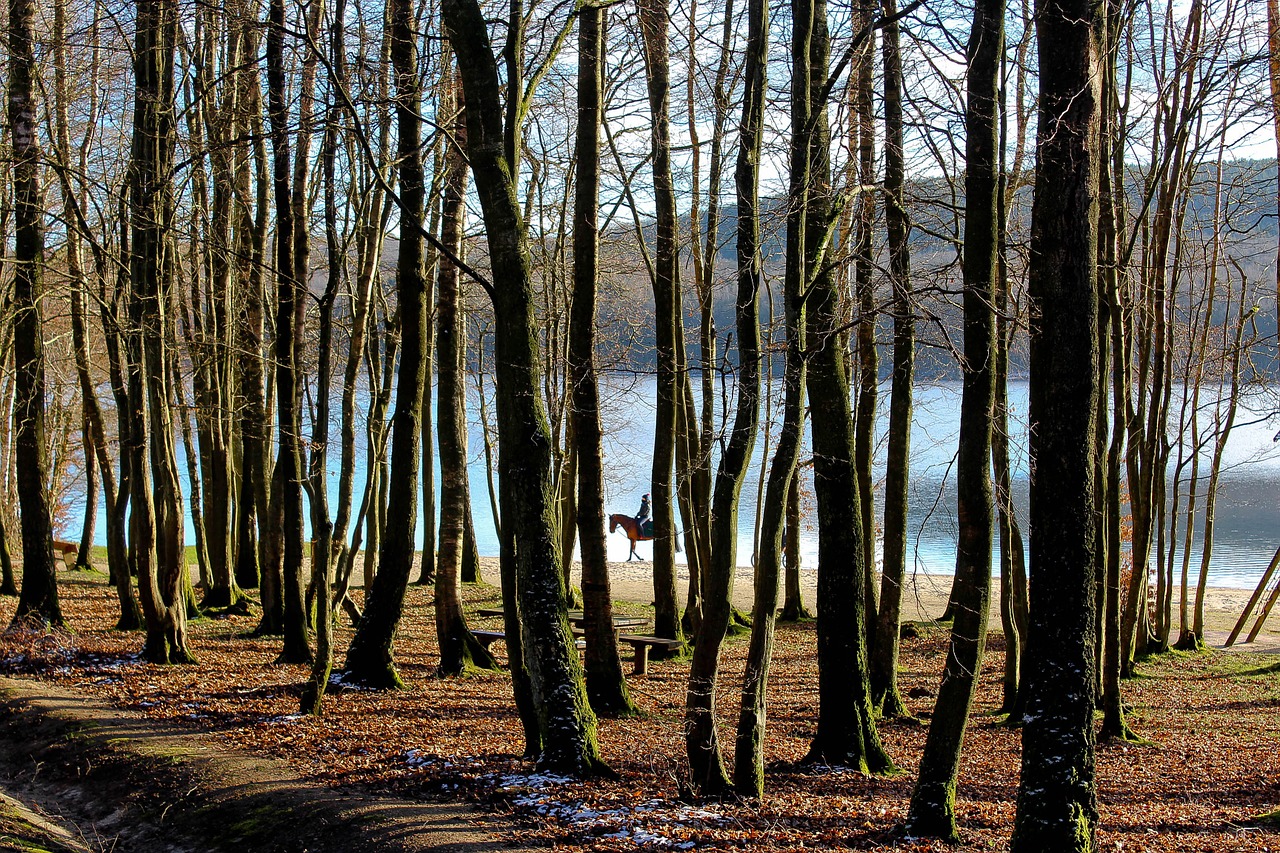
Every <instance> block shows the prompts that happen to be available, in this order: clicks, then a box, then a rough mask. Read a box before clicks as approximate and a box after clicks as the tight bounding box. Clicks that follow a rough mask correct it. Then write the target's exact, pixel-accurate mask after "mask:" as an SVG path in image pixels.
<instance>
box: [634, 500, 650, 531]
mask: <svg viewBox="0 0 1280 853" xmlns="http://www.w3.org/2000/svg"><path fill="white" fill-rule="evenodd" d="M648 522H649V493H648V492H645V493H644V497H642V498H640V509H639V511H638V512H636V527H637V528H639V529H640V530H641V531H642V532H644V533H645V534H646V535H649V536H652V535H653V534H652V533H650V532H649V530H647V529H646V524H647V523H648Z"/></svg>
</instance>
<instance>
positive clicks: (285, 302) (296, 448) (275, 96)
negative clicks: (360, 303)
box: [266, 0, 311, 663]
mask: <svg viewBox="0 0 1280 853" xmlns="http://www.w3.org/2000/svg"><path fill="white" fill-rule="evenodd" d="M269 9H270V11H269V19H270V20H269V27H268V29H267V51H266V60H267V101H268V107H267V114H268V118H269V119H270V123H271V150H272V155H273V162H272V182H273V184H274V187H275V202H276V258H275V260H276V270H275V272H276V328H275V332H276V340H275V356H276V397H277V400H278V404H277V405H278V410H279V412H278V423H277V436H278V441H279V446H280V452H279V456H278V458H277V461H276V466H277V468H278V472H277V482H278V485H279V492H278V494H279V501H280V512H281V513H282V535H283V543H282V544H283V551H282V552H281V558H282V562H281V565H282V569H283V578H284V585H283V587H282V591H283V596H282V601H283V603H284V648H283V650H282V651H281V653H280V658H279V662H280V663H310V662H311V647H310V644H309V642H308V639H307V619H306V611H305V602H304V601H303V589H302V560H303V557H304V541H303V540H304V537H303V516H302V480H303V477H304V476H305V475H306V469H305V468H304V466H303V463H302V411H301V409H302V376H301V373H300V366H301V359H300V358H299V350H300V349H301V347H302V331H303V329H302V318H303V313H304V311H305V303H304V302H303V293H302V290H303V283H302V282H301V281H299V280H298V278H297V269H298V258H297V256H296V253H297V250H298V248H299V247H298V246H297V243H296V241H297V235H298V228H299V225H298V223H296V222H295V221H294V220H295V217H296V215H297V210H298V202H297V201H296V200H295V198H294V195H295V194H298V195H300V196H305V194H306V192H307V188H306V186H305V185H300V184H298V183H297V182H296V180H295V179H294V175H293V174H291V165H290V164H291V159H290V158H291V156H292V155H291V152H290V147H289V140H290V138H291V137H292V134H291V133H290V120H291V118H292V114H291V111H290V107H289V103H288V83H287V80H286V77H285V67H284V62H285V60H284V39H285V29H286V26H287V24H286V20H285V14H286V13H285V6H284V0H271V2H270V4H269ZM301 154H302V152H301V151H299V155H300V159H301ZM272 491H273V493H275V492H276V490H275V489H273V490H272ZM273 499H274V494H273Z"/></svg>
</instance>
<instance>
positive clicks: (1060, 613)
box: [1013, 0, 1099, 853]
mask: <svg viewBox="0 0 1280 853" xmlns="http://www.w3.org/2000/svg"><path fill="white" fill-rule="evenodd" d="M1096 11H1097V9H1096V4H1095V3H1094V2H1093V0H1041V2H1039V3H1037V25H1036V33H1037V40H1038V44H1039V55H1040V75H1041V76H1040V115H1039V123H1038V131H1037V135H1038V138H1037V155H1038V156H1037V166H1036V192H1035V197H1034V202H1033V207H1032V225H1031V264H1030V270H1029V272H1030V278H1029V296H1030V299H1031V389H1030V408H1029V416H1030V423H1031V430H1030V432H1031V439H1030V457H1031V468H1032V480H1031V515H1030V519H1031V582H1030V583H1031V586H1030V596H1031V632H1030V633H1031V636H1030V642H1029V644H1028V648H1027V658H1028V659H1027V672H1028V678H1027V682H1026V685H1025V689H1026V690H1027V722H1026V726H1025V728H1024V730H1023V738H1022V748H1023V752H1022V778H1021V780H1020V783H1019V787H1018V811H1017V817H1016V819H1015V824H1014V835H1013V850H1014V851H1015V853H1030V851H1045V853H1056V851H1092V850H1093V849H1094V848H1095V842H1096V839H1095V834H1096V828H1097V820H1098V812H1097V793H1096V792H1097V788H1096V777H1095V766H1094V733H1093V710H1094V695H1095V685H1096V678H1095V675H1094V648H1093V647H1094V643H1095V642H1096V637H1095V636H1094V607H1095V602H1094V598H1093V567H1094V563H1095V561H1094V549H1095V548H1096V542H1095V540H1096V531H1097V524H1096V520H1095V518H1094V505H1093V491H1094V482H1093V477H1094V459H1093V455H1094V451H1093V449H1094V444H1093V439H1094V418H1095V416H1096V408H1095V401H1096V395H1097V394H1098V383H1099V379H1098V377H1097V376H1095V374H1094V369H1093V367H1094V364H1095V363H1096V358H1097V356H1096V349H1097V346H1098V341H1097V311H1098V298H1097V288H1096V280H1095V274H1096V260H1097V215H1098V210H1097V189H1098V167H1097V162H1096V157H1095V154H1096V144H1097V136H1096V135H1097V131H1098V124H1097V122H1098V91H1097V86H1098V70H1099V69H1098V55H1097V46H1096V43H1095V41H1094V39H1095V31H1094V26H1095V24H1096V21H1095V14H1096Z"/></svg>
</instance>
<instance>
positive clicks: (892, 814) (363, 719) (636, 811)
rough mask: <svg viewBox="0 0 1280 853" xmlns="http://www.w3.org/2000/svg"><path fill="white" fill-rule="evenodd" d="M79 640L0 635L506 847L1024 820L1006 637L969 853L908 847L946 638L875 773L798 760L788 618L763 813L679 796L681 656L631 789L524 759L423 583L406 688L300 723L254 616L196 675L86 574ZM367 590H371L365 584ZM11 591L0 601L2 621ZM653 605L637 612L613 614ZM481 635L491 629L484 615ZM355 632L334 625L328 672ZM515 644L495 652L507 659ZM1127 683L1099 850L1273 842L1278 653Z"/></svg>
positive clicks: (969, 750)
mask: <svg viewBox="0 0 1280 853" xmlns="http://www.w3.org/2000/svg"><path fill="white" fill-rule="evenodd" d="M61 590H62V604H63V612H64V614H66V616H67V619H68V623H69V627H70V631H69V632H67V633H59V634H54V635H39V636H32V635H27V636H20V635H14V634H8V635H5V636H4V637H3V638H0V671H2V672H5V673H7V674H12V675H20V676H22V677H25V678H35V679H40V680H47V681H51V682H56V683H58V684H61V685H63V686H67V687H71V688H74V689H76V690H78V691H81V692H83V693H85V694H90V695H94V696H96V697H99V698H101V699H103V700H106V701H109V702H111V703H114V704H117V705H119V706H121V707H125V708H130V709H134V710H137V711H140V712H142V713H144V714H146V715H147V716H149V717H153V718H156V719H162V720H166V721H170V722H176V723H179V724H182V725H185V726H189V727H192V728H195V729H200V730H204V731H207V732H211V733H215V734H217V735H219V736H221V737H222V738H224V739H225V740H226V743H227V745H228V747H234V748H239V749H244V750H248V751H251V752H255V753H258V754H262V755H269V756H273V757H276V758H280V759H283V760H285V761H287V762H288V763H289V764H290V765H291V766H292V767H293V768H294V769H295V770H296V771H297V772H299V773H300V774H302V775H303V776H305V777H307V778H310V779H313V780H315V781H318V782H321V783H324V784H327V785H331V786H335V787H343V786H349V787H353V788H356V789H359V790H361V791H362V792H365V793H372V794H375V795H376V794H377V793H379V792H382V793H386V794H389V795H390V794H394V795H396V796H400V797H410V798H413V797H422V798H433V799H449V800H458V801H469V802H474V803H477V804H479V805H480V806H481V807H483V808H485V809H488V810H490V811H493V812H496V813H498V814H502V815H506V816H508V817H509V819H510V820H509V826H510V830H509V832H510V835H511V837H512V839H513V840H521V841H524V842H531V843H539V842H540V843H549V844H551V845H553V846H555V847H559V848H561V849H590V850H604V851H611V850H637V849H652V850H685V849H726V850H732V849H737V850H766V851H774V850H798V849H817V850H823V849H826V850H835V849H848V848H856V849H866V848H872V849H880V848H894V849H899V850H911V851H925V850H957V849H959V850H991V849H1005V848H1007V846H1008V841H1009V837H1010V834H1011V832H1012V827H1013V819H1014V803H1015V800H1016V795H1017V784H1018V770H1019V746H1020V734H1019V732H1018V731H1017V730H1013V729H1009V728H1006V727H1003V726H1001V725H999V718H998V717H997V716H996V711H997V708H998V706H999V702H1000V673H1001V671H1002V667H1003V657H1004V655H1003V639H1002V637H1001V636H1000V634H999V633H998V632H996V633H994V634H993V636H992V639H991V642H990V643H989V645H988V652H989V653H988V655H987V659H986V661H985V663H984V666H983V673H982V678H981V682H980V687H979V691H978V698H977V705H976V708H975V712H974V715H973V717H972V719H971V722H970V726H969V729H968V732H967V734H966V740H965V750H964V757H963V759H962V765H961V774H960V783H959V788H958V803H957V815H958V818H959V822H960V827H961V829H960V832H961V838H962V844H961V845H960V846H959V847H953V846H950V845H944V844H941V843H939V842H928V841H918V840H912V839H907V838H903V837H902V833H901V823H902V820H903V818H904V817H905V815H906V811H907V807H908V804H909V800H910V797H911V792H912V788H913V786H914V783H915V768H916V766H917V765H918V762H919V758H920V753H921V750H922V748H923V746H924V739H925V734H926V731H927V722H928V715H929V711H930V709H931V707H932V702H933V696H934V694H935V692H936V689H937V683H938V679H939V677H940V673H941V669H942V665H943V662H944V658H945V652H946V642H947V633H946V630H945V629H943V628H940V627H930V628H926V629H925V630H923V631H921V632H920V635H919V636H918V637H914V638H908V639H905V640H904V641H903V646H902V653H901V658H900V667H901V674H900V687H901V690H902V693H903V695H904V696H905V697H907V699H906V701H907V704H908V706H909V708H910V709H911V711H912V712H913V713H914V714H916V715H918V717H919V718H920V719H921V721H922V724H909V723H884V724H882V725H881V728H880V732H881V737H882V739H883V741H884V743H885V746H886V747H887V749H888V751H889V753H890V755H891V756H892V757H893V760H894V762H895V763H896V764H897V765H898V767H900V768H902V769H901V771H900V772H899V773H896V774H892V775H889V776H882V777H868V776H864V775H861V774H858V773H854V772H849V771H847V770H845V769H842V768H839V767H812V766H802V765H800V764H799V763H798V762H799V761H800V760H801V758H802V757H803V756H804V754H805V752H806V750H807V747H808V742H809V738H810V737H811V736H812V732H813V725H814V719H815V714H816V711H817V673H816V669H815V663H814V661H815V656H814V628H813V625H812V623H801V624H797V625H787V624H783V625H779V627H778V635H777V640H776V642H775V652H774V660H773V665H772V669H771V677H770V684H769V717H768V739H767V752H766V756H765V758H766V763H767V766H768V774H767V778H766V794H765V797H764V799H763V800H762V801H760V802H742V801H722V802H689V801H684V800H681V799H680V797H679V793H678V792H679V791H681V790H682V789H683V786H682V784H681V783H682V779H683V775H684V742H683V704H684V691H685V680H686V677H687V674H688V663H687V661H684V660H674V661H657V662H651V663H650V668H649V674H648V675H647V676H643V677H634V676H633V677H632V678H631V680H630V687H631V692H632V696H633V699H634V700H635V701H636V703H637V704H638V705H639V706H640V708H641V709H642V710H643V711H644V714H645V715H644V716H643V717H641V718H635V719H623V720H602V721H601V723H600V744H601V749H602V752H603V756H604V758H605V760H606V761H607V762H608V764H609V765H610V766H611V767H612V768H613V770H615V771H616V772H617V774H618V778H617V779H616V780H592V781H589V782H572V781H570V780H566V779H561V778H557V777H551V776H543V775H539V774H536V773H534V772H533V768H532V766H531V765H530V764H529V763H528V762H526V761H523V760H521V758H520V753H521V751H522V748H523V737H522V734H521V729H520V723H519V719H518V718H517V716H516V714H515V709H514V705H513V703H512V700H511V691H510V682H509V679H508V678H507V676H506V674H505V673H478V674H474V675H471V676H469V677H466V678H458V679H441V678H438V677H436V676H435V674H434V669H435V664H436V644H435V629H434V621H433V615H432V610H431V606H430V600H431V596H430V589H429V588H426V587H420V586H413V587H411V588H410V590H409V596H408V602H407V605H406V610H405V618H404V621H403V622H402V624H401V627H400V631H399V634H398V639H397V642H396V650H395V656H396V661H397V665H398V667H399V669H400V672H401V675H402V676H403V677H404V679H405V681H406V683H407V684H408V689H407V690H403V691H395V692H377V691H370V690H360V689H352V688H348V687H344V686H343V685H342V684H341V683H340V674H338V675H335V679H334V685H333V689H332V690H331V692H330V694H329V696H328V698H327V699H326V702H325V708H324V715H323V716H322V717H320V718H312V717H304V716H300V715H299V714H298V713H297V702H298V698H297V697H298V693H299V690H300V687H301V685H302V683H303V682H304V681H305V679H306V678H307V676H308V670H307V668H306V667H301V666H289V665H279V664H276V663H275V662H274V661H275V658H276V656H277V654H278V652H279V647H280V640H279V639H278V638H270V637H269V638H255V637H252V636H251V632H252V631H253V629H254V627H255V626H256V624H257V617H256V616H228V617H224V618H216V619H201V620H198V621H195V622H193V623H191V625H190V638H191V645H192V648H193V650H194V652H195V654H196V655H197V657H198V663H196V664H194V665H191V666H174V667H159V666H154V665H151V664H146V663H143V662H142V661H141V660H140V659H139V657H138V654H137V653H138V650H139V649H140V648H141V644H142V643H141V640H142V638H141V636H140V635H138V634H124V633H120V632H117V631H113V630H112V629H111V626H112V625H113V624H114V621H115V618H116V606H117V605H116V601H115V593H114V590H113V589H112V588H111V587H109V586H108V585H107V584H106V582H105V580H104V579H103V578H102V577H101V576H100V575H95V574H92V573H76V574H74V575H71V576H70V580H67V581H65V582H64V583H63V585H62V587H61ZM357 595H358V592H357ZM464 597H465V599H466V602H467V605H468V607H470V608H472V609H475V608H480V607H494V606H497V603H498V600H499V596H498V592H497V590H496V588H493V587H486V586H478V587H477V586H467V587H466V588H465V589H464ZM14 603H15V602H14V600H13V599H4V600H3V601H2V602H0V619H3V620H4V622H5V623H6V624H7V623H8V621H9V619H10V618H11V616H12V612H13V607H14ZM620 606H621V607H622V608H623V609H624V610H627V611H629V612H636V613H643V612H644V611H645V610H646V609H647V608H645V607H643V606H641V605H636V604H622V605H620ZM471 624H472V627H484V626H489V625H492V626H493V627H498V625H497V620H485V619H479V618H475V617H472V620H471ZM350 634H351V632H350V627H349V625H347V624H345V621H344V623H343V624H341V625H340V626H339V629H338V633H337V642H336V643H335V648H336V649H338V650H339V652H338V659H337V660H336V661H335V670H336V671H338V672H340V668H341V665H342V651H343V650H345V648H346V643H347V641H349V639H350ZM498 649H499V650H501V647H500V646H499V647H498ZM745 653H746V643H745V637H740V638H737V639H731V640H730V641H729V643H728V644H727V647H726V649H725V652H724V654H723V658H722V665H721V672H722V673H723V677H722V679H721V684H720V689H719V693H718V695H717V709H718V711H717V713H718V717H719V725H720V739H721V743H722V744H723V745H724V746H725V751H726V753H727V755H726V760H732V743H733V735H734V729H735V727H736V723H737V708H738V698H739V692H738V691H739V690H740V685H741V681H740V679H741V672H742V665H743V659H744V657H745ZM1141 671H1142V676H1141V677H1140V678H1138V679H1135V680H1132V681H1128V682H1126V683H1125V684H1124V687H1123V689H1124V694H1125V700H1126V702H1127V703H1128V704H1129V705H1130V706H1131V710H1130V713H1129V721H1130V723H1131V725H1132V726H1133V727H1134V729H1135V730H1137V731H1138V732H1139V733H1140V734H1142V735H1143V736H1144V737H1146V738H1148V739H1149V740H1150V744H1149V745H1132V744H1120V743H1109V744H1102V745H1100V747H1099V750H1098V778H1099V812H1100V815H1101V829H1100V832H1099V846H1100V849H1102V850H1143V851H1183V850H1186V851H1204V852H1205V853H1216V851H1246V850H1248V851H1277V850H1280V833H1277V832H1275V831H1273V830H1271V829H1266V828H1260V827H1258V826H1256V825H1254V824H1253V818H1255V817H1256V816H1257V815H1258V814H1259V813H1260V812H1264V811H1268V810H1270V809H1273V808H1275V807H1276V806H1277V805H1280V775H1278V774H1280V757H1278V752H1280V714H1278V712H1280V657H1275V656H1265V655H1243V654H1228V653H1223V652H1216V651H1211V652H1206V653H1202V654H1198V655H1166V656H1163V657H1160V658H1157V659H1154V660H1152V661H1149V662H1147V663H1146V664H1144V665H1143V666H1142V667H1141Z"/></svg>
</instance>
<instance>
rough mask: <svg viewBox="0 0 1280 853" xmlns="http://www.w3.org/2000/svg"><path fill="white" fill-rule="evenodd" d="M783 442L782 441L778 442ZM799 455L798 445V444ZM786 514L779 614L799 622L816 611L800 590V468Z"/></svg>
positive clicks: (801, 427) (791, 486)
mask: <svg viewBox="0 0 1280 853" xmlns="http://www.w3.org/2000/svg"><path fill="white" fill-rule="evenodd" d="M800 418H801V422H800V424H799V426H797V427H796V429H797V430H799V431H801V432H803V430H804V422H803V419H804V415H803V413H802V414H801V415H800ZM779 446H781V443H779ZM796 453H797V457H798V456H799V449H798V448H797V451H796ZM785 512H786V518H785V525H784V530H785V534H784V535H783V537H782V551H783V558H784V560H783V562H784V564H785V565H786V577H785V578H784V580H783V588H784V591H785V595H784V598H783V601H782V612H781V613H779V614H778V619H779V620H780V621H783V622H799V621H800V620H801V619H812V618H813V614H812V613H810V612H809V609H808V608H807V607H805V606H804V596H803V595H802V594H801V591H800V523H801V522H800V472H799V471H798V470H797V471H795V472H794V473H793V475H792V477H791V481H790V483H789V485H788V486H787V494H786V510H785ZM760 535H761V537H762V538H763V536H764V528H763V526H762V527H761V534H760Z"/></svg>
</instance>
